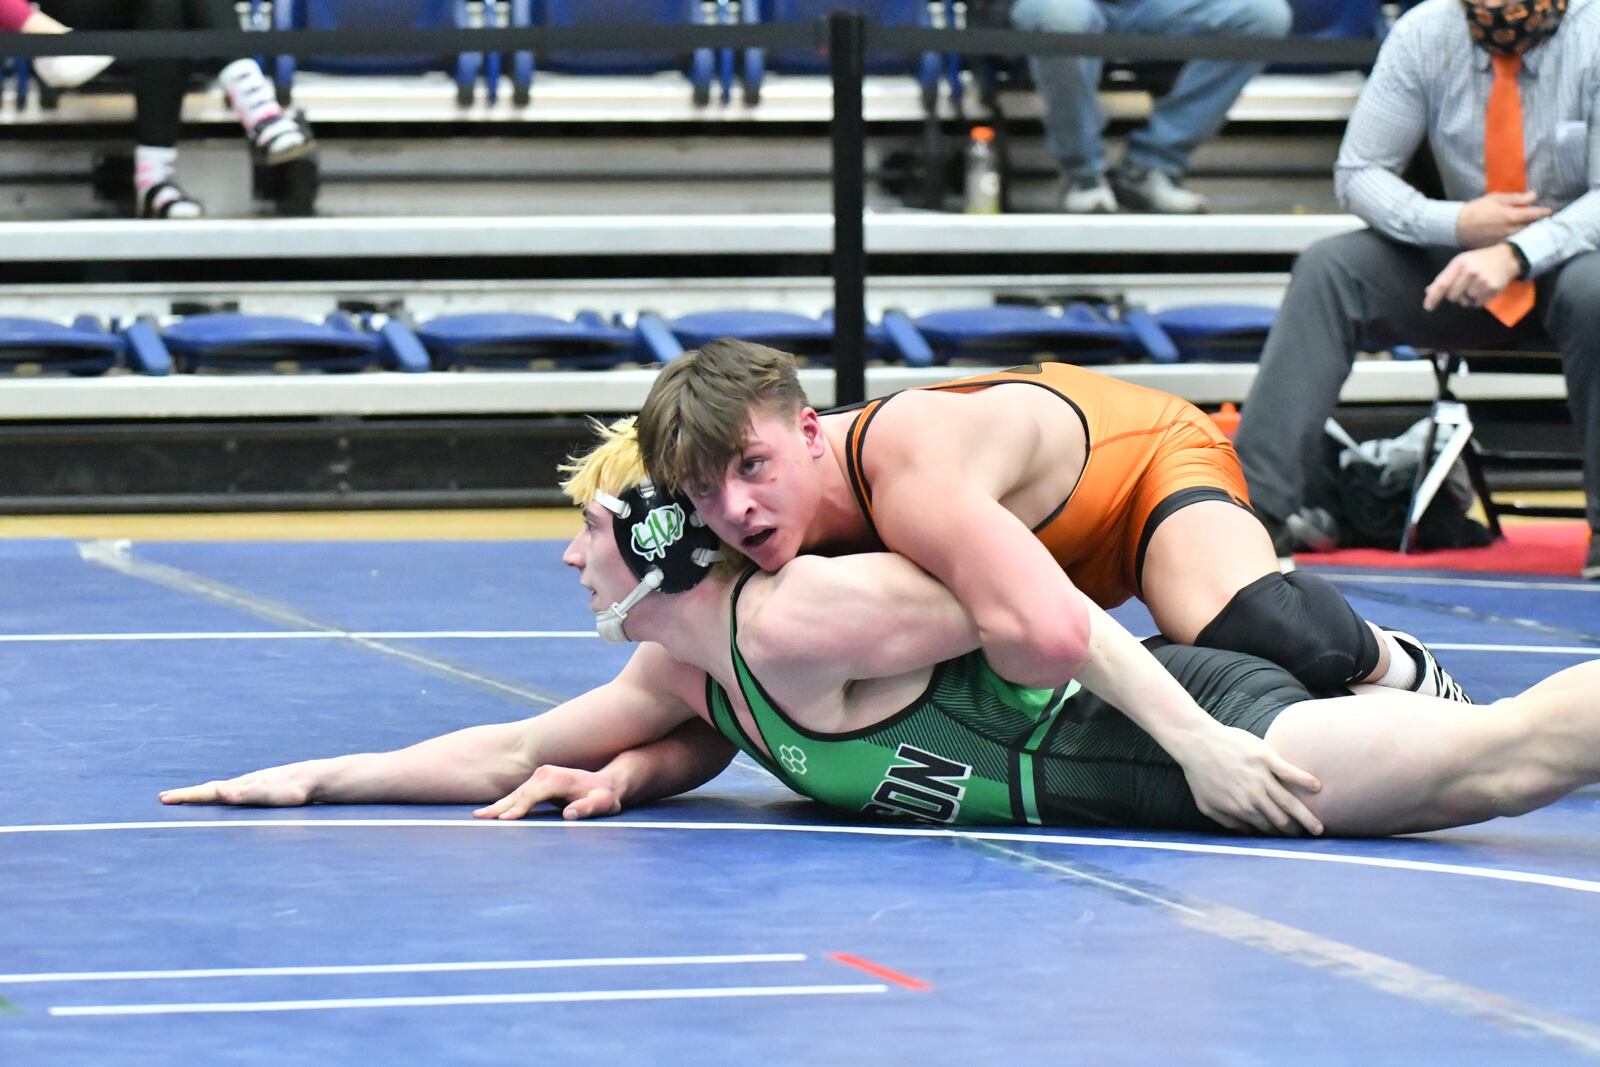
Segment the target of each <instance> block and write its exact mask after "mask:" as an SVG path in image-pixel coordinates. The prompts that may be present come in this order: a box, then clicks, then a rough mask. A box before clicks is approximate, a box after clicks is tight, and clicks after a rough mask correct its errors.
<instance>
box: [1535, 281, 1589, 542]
mask: <svg viewBox="0 0 1600 1067" xmlns="http://www.w3.org/2000/svg"><path fill="white" fill-rule="evenodd" d="M1552 273H1553V275H1554V276H1553V277H1547V278H1540V279H1539V304H1538V306H1537V307H1536V308H1535V309H1534V312H1533V314H1531V315H1529V316H1528V317H1529V318H1539V317H1541V316H1540V313H1541V312H1543V315H1542V318H1543V320H1544V328H1545V331H1546V332H1547V333H1548V334H1549V335H1550V337H1551V339H1552V340H1553V341H1555V343H1556V346H1557V347H1558V348H1559V349H1560V350H1561V369H1562V370H1563V371H1564V372H1565V374H1566V377H1567V406H1568V407H1570V408H1571V409H1572V421H1573V422H1574V423H1575V424H1577V427H1578V442H1579V446H1580V447H1581V448H1582V450H1583V494H1584V507H1585V510H1586V511H1587V513H1588V519H1589V529H1591V530H1597V531H1600V321H1597V320H1596V317H1595V308H1597V307H1600V252H1588V253H1585V254H1584V255H1581V256H1575V257H1573V258H1572V259H1569V260H1567V262H1566V263H1565V264H1563V265H1562V266H1561V267H1560V268H1558V270H1557V271H1555V272H1552Z"/></svg>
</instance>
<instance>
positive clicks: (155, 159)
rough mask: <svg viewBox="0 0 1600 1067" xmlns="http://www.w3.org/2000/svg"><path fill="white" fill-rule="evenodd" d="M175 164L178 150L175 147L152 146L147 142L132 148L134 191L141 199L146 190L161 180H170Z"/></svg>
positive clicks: (176, 163)
mask: <svg viewBox="0 0 1600 1067" xmlns="http://www.w3.org/2000/svg"><path fill="white" fill-rule="evenodd" d="M177 165H178V150H177V149H176V148H152V147H150V146H149V145H147V144H142V145H139V146H138V147H136V148H134V150H133V190H134V192H135V193H136V194H138V196H139V198H140V199H143V198H144V194H145V191H146V190H148V189H150V188H152V187H154V186H157V185H160V184H161V183H162V182H170V181H171V180H172V173H173V170H174V169H175V168H176V167H177Z"/></svg>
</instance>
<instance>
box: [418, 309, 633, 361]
mask: <svg viewBox="0 0 1600 1067" xmlns="http://www.w3.org/2000/svg"><path fill="white" fill-rule="evenodd" d="M412 329H413V330H414V331H415V333H416V336H417V337H418V338H419V339H420V340H421V342H422V345H423V347H425V348H426V349H427V351H428V354H429V355H430V356H431V357H432V362H433V366H434V368H435V369H437V370H447V369H449V368H451V367H467V366H472V367H500V368H522V367H527V366H529V365H530V364H533V363H536V362H539V363H542V362H551V363H554V364H555V365H556V366H557V367H561V368H564V369H568V370H604V369H606V368H608V367H615V366H617V365H618V364H619V363H638V362H653V361H654V356H653V355H652V354H651V353H650V351H649V350H648V349H646V348H645V347H644V346H643V345H642V344H641V343H640V339H639V333H638V331H637V330H630V329H627V328H625V327H622V326H617V325H614V324H612V323H608V322H607V321H606V320H605V319H604V318H602V317H601V316H600V315H599V313H597V312H593V311H584V312H579V313H578V315H577V316H575V317H574V318H573V319H571V320H568V319H559V318H555V317H554V316H551V315H533V314H526V313H521V312H475V313H471V314H463V315H441V316H439V317H438V318H434V319H429V320H428V321H427V322H424V323H422V324H421V325H417V326H413V327H412Z"/></svg>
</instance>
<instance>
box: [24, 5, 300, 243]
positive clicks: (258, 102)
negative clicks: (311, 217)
mask: <svg viewBox="0 0 1600 1067" xmlns="http://www.w3.org/2000/svg"><path fill="white" fill-rule="evenodd" d="M238 25H239V22H238V18H237V17H236V16H235V15H234V11H233V3H232V0H134V2H132V3H112V2H110V0H43V4H42V9H41V10H38V11H35V10H33V8H32V7H31V6H30V5H29V4H28V3H27V0H0V32H15V31H20V32H22V33H66V32H68V30H69V28H70V27H73V26H76V27H78V28H80V29H85V30H178V29H208V30H222V29H237V28H238ZM110 63H111V59H110V57H108V56H51V57H48V58H42V59H40V60H39V61H38V62H36V63H35V64H34V67H35V69H36V70H37V71H38V73H39V77H40V78H41V79H42V80H44V82H45V83H46V84H48V85H51V86H53V87H55V88H72V87H75V86H78V85H82V84H83V83H85V82H87V81H89V80H90V79H92V78H94V77H96V76H97V75H99V74H100V73H101V72H102V71H103V70H105V68H106V67H107V66H109V65H110ZM132 67H133V94H134V105H135V119H134V124H135V131H136V133H137V137H138V144H137V147H136V148H135V149H134V174H133V185H134V190H133V192H134V204H135V210H136V211H137V213H138V215H139V217H140V218H156V219H193V218H199V217H200V216H201V215H204V214H205V209H204V208H203V207H202V206H201V205H200V203H199V202H198V201H196V200H195V199H194V198H193V197H191V196H189V195H188V194H187V193H185V192H184V191H183V189H182V187H180V186H179V185H178V184H177V182H176V181H175V180H174V178H175V170H176V166H177V160H178V150H177V143H178V124H179V113H180V111H181V110H182V107H183V93H184V87H185V82H186V81H187V77H188V64H187V63H186V62H185V61H183V60H179V59H147V60H140V61H138V62H136V63H133V64H132ZM218 80H220V81H221V83H222V88H223V91H224V92H225V93H226V94H227V97H228V103H229V104H230V105H231V106H232V108H233V110H234V113H235V114H236V115H238V116H239V122H240V124H241V125H243V127H244V132H245V136H246V137H248V138H249V139H250V144H251V148H252V150H253V151H254V153H255V154H256V157H257V158H258V159H260V160H261V161H262V162H264V163H267V164H278V163H287V162H288V161H290V160H292V159H298V158H300V157H301V156H304V155H306V154H307V153H309V152H311V151H313V150H314V149H315V148H316V142H315V140H313V138H312V136H311V131H310V130H309V129H308V128H307V127H306V126H305V124H304V123H302V122H301V121H299V120H298V119H297V118H295V117H293V116H291V115H288V114H286V113H285V112H284V110H283V108H282V107H280V106H279V105H278V100H277V97H276V96H275V95H274V93H273V91H272V86H271V85H270V84H269V83H268V82H267V79H266V78H265V77H264V76H263V75H262V73H261V68H260V67H259V66H257V65H256V62H255V60H253V59H238V60H235V61H233V62H232V63H229V64H228V65H227V66H226V67H224V68H222V73H221V74H220V75H219V79H218Z"/></svg>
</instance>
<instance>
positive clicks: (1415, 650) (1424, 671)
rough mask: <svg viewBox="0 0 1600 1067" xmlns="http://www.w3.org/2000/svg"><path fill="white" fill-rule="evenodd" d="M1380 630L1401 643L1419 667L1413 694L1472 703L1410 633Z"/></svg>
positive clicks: (1383, 628)
mask: <svg viewBox="0 0 1600 1067" xmlns="http://www.w3.org/2000/svg"><path fill="white" fill-rule="evenodd" d="M1378 629H1380V630H1382V631H1383V632H1384V633H1386V634H1388V635H1389V636H1390V637H1392V638H1394V639H1395V640H1396V641H1398V642H1400V647H1401V648H1403V649H1405V650H1406V653H1407V654H1408V655H1409V656H1410V657H1411V661H1412V662H1413V663H1415V664H1416V665H1417V684H1416V685H1415V686H1413V687H1412V690H1411V691H1412V692H1414V693H1421V694H1422V695H1423V696H1430V697H1443V698H1444V699H1446V700H1454V701H1456V702H1457V703H1460V704H1471V703H1472V698H1471V697H1469V696H1467V693H1466V690H1464V689H1462V688H1461V686H1460V684H1459V683H1458V682H1457V681H1456V680H1455V679H1454V678H1452V677H1450V675H1449V673H1447V672H1446V671H1445V669H1444V668H1443V667H1441V666H1439V661H1438V660H1437V659H1435V658H1434V655H1433V653H1432V652H1429V651H1428V649H1427V646H1425V645H1424V644H1423V643H1422V642H1421V641H1418V640H1417V639H1416V638H1415V637H1412V636H1411V635H1410V634H1408V633H1402V632H1401V631H1399V630H1391V629H1390V628H1389V627H1387V626H1380V627H1378Z"/></svg>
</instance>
